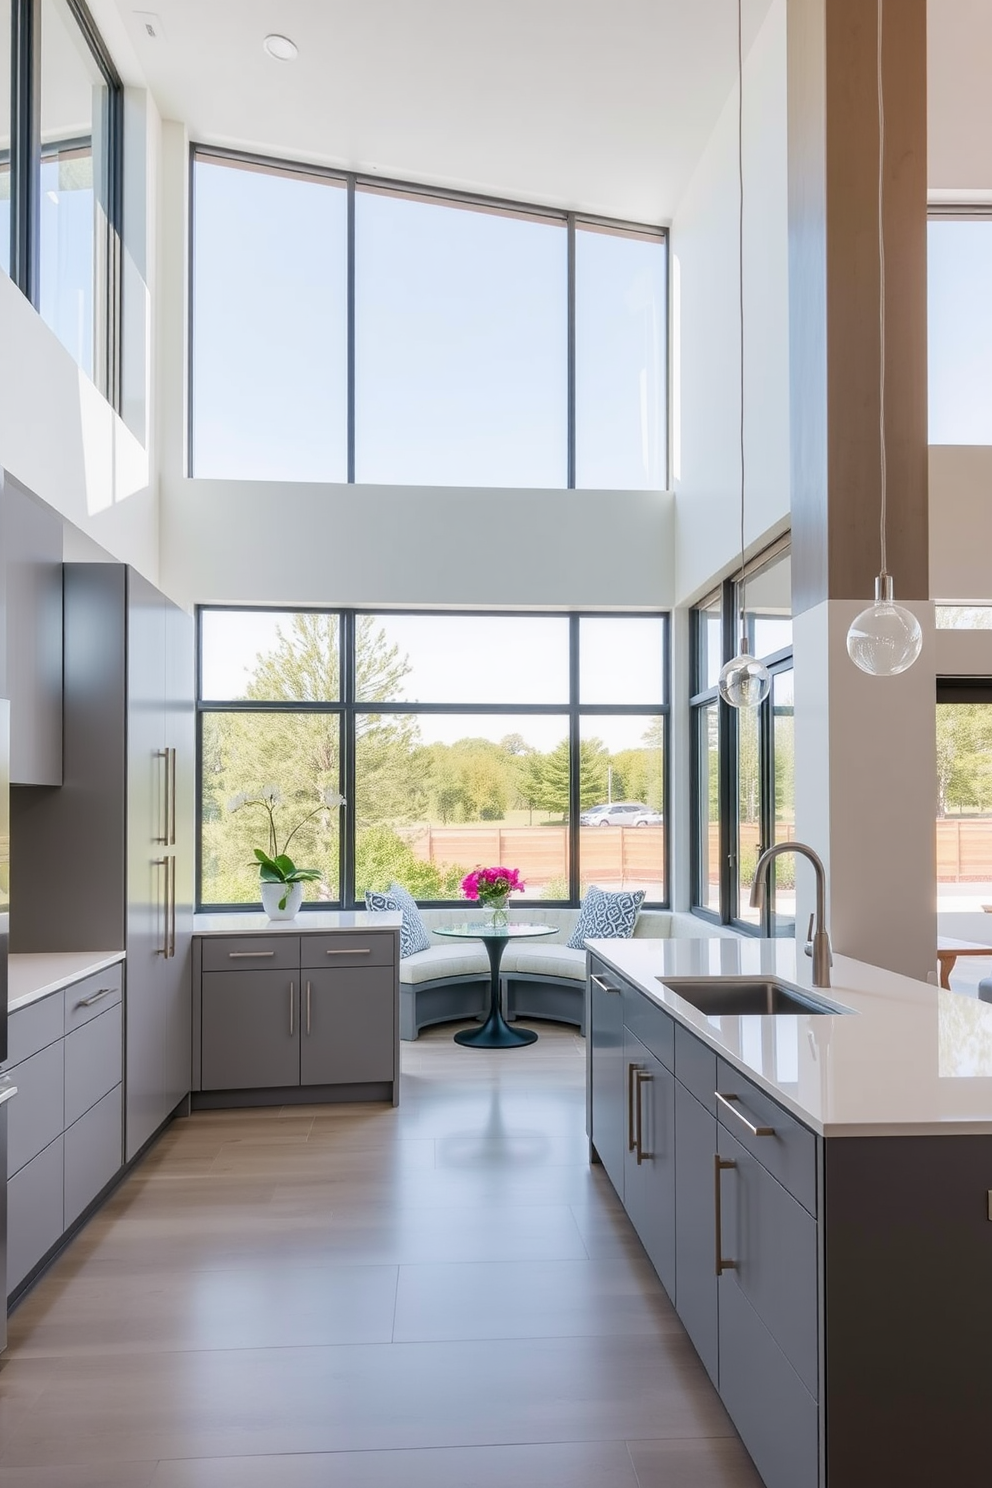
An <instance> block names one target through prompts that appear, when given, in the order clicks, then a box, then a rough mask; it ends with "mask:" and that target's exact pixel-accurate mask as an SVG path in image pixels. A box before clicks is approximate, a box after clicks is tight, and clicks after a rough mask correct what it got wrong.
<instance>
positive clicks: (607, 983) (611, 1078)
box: [586, 961, 627, 1198]
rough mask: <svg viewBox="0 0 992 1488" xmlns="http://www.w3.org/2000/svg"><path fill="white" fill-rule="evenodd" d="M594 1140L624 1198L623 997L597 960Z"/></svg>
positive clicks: (592, 992)
mask: <svg viewBox="0 0 992 1488" xmlns="http://www.w3.org/2000/svg"><path fill="white" fill-rule="evenodd" d="M589 1014H590V1018H589V1021H590V1028H589V1029H588V1031H587V1034H586V1037H587V1038H590V1039H591V1044H590V1049H589V1063H590V1084H591V1118H592V1133H591V1135H592V1143H593V1146H594V1147H595V1149H596V1152H597V1154H598V1156H599V1160H600V1162H601V1163H602V1164H603V1167H604V1168H605V1169H606V1172H607V1174H608V1176H609V1179H610V1182H611V1183H612V1184H613V1187H614V1188H615V1189H616V1191H617V1193H618V1194H619V1195H620V1197H621V1198H623V1180H624V1150H625V1148H626V1141H627V1139H626V1121H627V1118H626V1103H625V1098H624V1065H623V1037H624V1029H623V1001H622V997H621V992H620V983H619V981H618V980H617V978H616V977H615V976H614V975H613V974H612V973H611V972H608V971H607V970H606V968H605V967H603V966H601V965H599V963H597V962H595V961H594V962H593V963H592V974H591V976H590V979H589Z"/></svg>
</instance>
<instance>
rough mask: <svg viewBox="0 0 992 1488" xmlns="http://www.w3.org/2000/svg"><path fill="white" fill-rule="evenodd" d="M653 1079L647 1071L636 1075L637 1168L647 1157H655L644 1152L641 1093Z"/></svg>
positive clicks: (640, 1070)
mask: <svg viewBox="0 0 992 1488" xmlns="http://www.w3.org/2000/svg"><path fill="white" fill-rule="evenodd" d="M653 1079H654V1076H653V1075H650V1074H648V1072H647V1070H642V1069H639V1070H637V1071H636V1072H635V1074H634V1085H635V1089H636V1101H635V1111H636V1113H637V1166H638V1167H640V1166H641V1163H642V1162H643V1161H644V1159H645V1158H646V1157H649V1158H650V1157H653V1156H654V1153H653V1152H645V1151H644V1109H643V1106H642V1105H641V1091H642V1090H643V1088H644V1086H645V1085H650V1084H651V1081H652V1080H653Z"/></svg>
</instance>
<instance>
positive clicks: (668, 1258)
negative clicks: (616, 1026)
mask: <svg viewBox="0 0 992 1488" xmlns="http://www.w3.org/2000/svg"><path fill="white" fill-rule="evenodd" d="M660 1016H662V1017H664V1014H661V1015H660ZM624 1079H625V1086H626V1091H627V1144H626V1152H625V1154H624V1178H623V1197H624V1207H625V1208H626V1210H627V1213H628V1214H629V1216H630V1219H631V1223H632V1224H633V1226H634V1228H635V1229H636V1231H637V1233H638V1235H639V1236H640V1239H641V1244H642V1245H643V1246H644V1249H645V1250H646V1251H647V1253H648V1256H649V1257H650V1260H651V1264H652V1265H653V1266H654V1269H655V1270H656V1271H657V1273H658V1277H659V1279H660V1281H661V1284H662V1286H663V1287H664V1288H665V1290H666V1292H667V1293H668V1295H669V1296H670V1297H671V1298H672V1299H673V1300H674V1297H675V1076H674V1074H673V1073H672V1072H671V1070H668V1069H666V1068H665V1066H664V1065H663V1064H662V1063H661V1061H660V1060H659V1059H657V1058H655V1056H654V1054H652V1053H651V1052H650V1050H649V1049H647V1048H646V1047H645V1045H644V1044H642V1043H641V1042H640V1040H639V1039H637V1038H635V1037H634V1035H633V1034H632V1033H631V1032H630V1031H629V1030H626V1031H625V1035H624Z"/></svg>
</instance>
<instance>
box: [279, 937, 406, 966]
mask: <svg viewBox="0 0 992 1488" xmlns="http://www.w3.org/2000/svg"><path fill="white" fill-rule="evenodd" d="M394 947H395V938H394V937H393V936H392V935H369V934H367V933H365V932H363V933H362V934H360V935H343V934H342V935H304V936H303V937H302V940H301V943H300V950H301V954H302V963H301V964H302V965H303V966H304V967H313V968H315V969H316V968H317V967H318V966H326V967H327V969H328V970H329V971H333V970H334V968H335V967H336V966H355V967H357V966H391V965H392V964H393V960H394V957H395V954H396V952H395V949H394Z"/></svg>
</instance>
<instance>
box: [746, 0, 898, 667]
mask: <svg viewBox="0 0 992 1488" xmlns="http://www.w3.org/2000/svg"><path fill="white" fill-rule="evenodd" d="M879 4H881V0H879ZM742 11H743V5H742V0H737V189H738V213H737V285H738V306H737V308H738V324H739V327H740V354H741V364H740V389H741V399H740V416H741V418H740V445H741V587H740V621H741V639H742V642H743V640H744V639H745V638H746V635H747V631H746V627H745V614H746V608H745V594H744V591H745V585H746V582H747V581H746V578H745V569H744V549H745V537H744V490H745V485H744V33H743V21H742ZM741 649H742V650H743V649H745V648H744V646H743V644H742V647H741Z"/></svg>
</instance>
